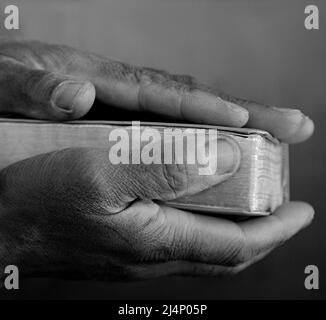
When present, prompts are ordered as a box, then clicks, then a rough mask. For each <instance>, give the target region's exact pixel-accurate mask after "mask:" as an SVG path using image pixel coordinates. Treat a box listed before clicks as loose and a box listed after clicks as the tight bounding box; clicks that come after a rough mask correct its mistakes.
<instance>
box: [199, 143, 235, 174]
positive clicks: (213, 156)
mask: <svg viewBox="0 0 326 320" xmlns="http://www.w3.org/2000/svg"><path fill="white" fill-rule="evenodd" d="M205 153H206V155H209V156H208V157H206V156H204V155H202V159H198V160H199V162H200V163H202V160H203V159H205V160H204V162H206V163H207V164H208V166H207V167H206V168H205V170H201V171H200V174H205V175H214V174H216V173H217V174H218V175H219V176H228V175H232V174H233V173H234V172H236V171H237V169H238V168H239V164H240V159H241V152H240V148H239V146H238V144H237V143H236V142H235V141H234V140H233V139H231V138H228V137H218V138H216V137H210V138H209V141H208V142H207V143H206V151H205Z"/></svg>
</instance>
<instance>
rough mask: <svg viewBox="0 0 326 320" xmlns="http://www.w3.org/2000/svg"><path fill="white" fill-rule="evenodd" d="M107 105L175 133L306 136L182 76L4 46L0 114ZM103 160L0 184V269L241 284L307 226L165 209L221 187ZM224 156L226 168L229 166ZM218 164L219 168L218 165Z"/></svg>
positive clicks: (7, 176)
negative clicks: (196, 129)
mask: <svg viewBox="0 0 326 320" xmlns="http://www.w3.org/2000/svg"><path fill="white" fill-rule="evenodd" d="M95 97H96V98H97V99H98V100H100V101H101V102H102V103H103V104H102V105H101V108H110V107H112V106H114V107H116V108H120V109H126V110H129V111H136V112H138V111H139V112H142V111H146V112H149V113H152V114H155V115H158V116H160V117H162V119H171V120H172V121H183V122H195V123H204V124H215V125H224V126H237V127H241V126H244V125H246V126H248V127H254V128H260V129H265V130H268V131H270V132H271V133H272V134H274V135H275V136H276V137H278V138H279V139H280V140H282V141H285V142H288V143H297V142H301V141H304V140H306V139H307V138H308V137H309V136H310V135H311V134H312V132H313V129H314V126H313V122H312V121H311V120H310V119H309V118H307V117H306V116H305V115H303V114H302V113H301V112H300V111H298V110H293V109H280V108H275V107H268V106H262V105H259V104H257V103H254V102H247V101H244V100H241V99H236V98H231V97H229V96H227V95H226V94H222V93H221V91H220V90H216V89H212V88H208V87H206V86H204V85H201V84H199V83H198V82H197V81H196V80H195V79H193V78H192V77H189V76H179V75H171V74H169V73H167V72H165V71H157V70H154V69H150V68H140V67H135V66H131V65H128V64H123V63H120V62H116V61H112V60H109V59H106V58H103V57H100V56H97V55H95V54H89V53H84V52H80V51H77V50H75V49H72V48H69V47H65V46H57V45H47V44H43V43H39V42H12V41H5V40H3V41H2V42H1V44H0V114H3V115H5V114H8V113H10V114H18V115H22V116H25V117H30V118H36V119H49V120H57V121H65V120H71V119H78V118H80V117H82V116H83V115H85V114H86V113H87V112H88V111H89V110H90V109H91V107H92V105H93V102H94V99H95ZM107 152H108V151H107V150H103V149H87V148H84V149H83V148H75V149H73V148H72V149H65V150H58V151H56V152H52V153H49V154H42V155H39V156H36V157H33V158H30V159H26V160H23V161H21V162H18V163H15V164H13V165H11V166H9V167H8V168H5V169H4V170H2V171H1V172H0V268H1V269H3V268H4V266H6V265H8V264H16V265H17V266H19V268H20V270H21V272H22V273H23V274H25V275H27V276H30V275H33V276H43V275H47V276H48V275H51V276H60V277H66V278H85V279H86V278H97V279H108V278H109V279H125V280H126V279H144V278H145V279H146V278H152V277H158V276H163V275H170V274H187V275H201V276H203V275H220V274H229V273H231V274H232V273H236V272H239V271H241V270H243V269H245V268H246V267H248V266H249V265H251V264H252V263H254V262H256V261H258V260H259V259H261V258H263V257H264V256H266V255H267V254H268V253H269V252H270V251H271V250H273V249H274V248H275V247H277V246H279V245H280V244H282V243H284V242H285V241H286V240H288V239H289V238H291V237H292V236H293V235H294V234H296V233H297V232H298V231H300V230H301V229H303V228H304V227H306V226H307V225H308V224H309V223H310V222H311V220H312V218H313V215H314V212H313V209H312V208H311V207H310V206H309V205H308V204H305V203H300V202H292V203H288V204H284V205H282V206H281V207H279V208H278V209H277V210H276V211H275V212H274V213H273V214H272V215H271V216H268V217H262V218H255V219H250V220H246V221H242V222H233V221H231V220H227V219H223V218H217V217H209V216H204V215H199V214H195V213H191V212H186V211H181V210H177V209H173V208H170V207H168V206H165V205H162V204H161V203H160V202H157V200H163V201H164V200H171V199H175V198H177V197H180V196H183V195H188V194H194V193H197V192H199V191H201V190H204V189H206V188H208V187H210V186H212V185H215V184H218V183H220V182H221V181H224V180H225V179H227V178H228V177H229V176H230V175H232V174H233V173H234V170H233V169H234V168H231V167H232V166H231V165H230V168H229V169H230V170H229V171H228V172H219V174H217V175H214V176H207V177H205V178H203V177H200V178H198V176H196V174H195V172H196V170H195V169H196V168H195V167H191V168H190V167H187V166H186V165H182V166H174V165H150V166H146V165H113V164H111V163H109V161H108V155H107ZM236 156H238V155H236V154H233V155H232V154H230V156H229V158H227V159H226V161H229V163H232V162H234V160H235V159H234V157H236ZM224 159H225V157H224Z"/></svg>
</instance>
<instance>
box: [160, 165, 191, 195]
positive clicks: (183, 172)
mask: <svg viewBox="0 0 326 320" xmlns="http://www.w3.org/2000/svg"><path fill="white" fill-rule="evenodd" d="M188 180H189V179H188V174H187V169H186V166H185V165H184V164H174V165H163V166H162V183H163V184H164V187H165V189H167V190H169V191H171V192H172V193H173V196H174V197H179V196H181V195H182V194H184V193H185V192H186V191H187V189H188Z"/></svg>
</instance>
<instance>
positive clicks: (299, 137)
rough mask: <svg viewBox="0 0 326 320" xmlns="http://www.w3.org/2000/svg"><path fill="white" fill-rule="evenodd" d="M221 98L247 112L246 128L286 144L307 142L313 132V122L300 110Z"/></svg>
mask: <svg viewBox="0 0 326 320" xmlns="http://www.w3.org/2000/svg"><path fill="white" fill-rule="evenodd" d="M221 96H223V98H225V99H227V100H230V101H232V102H234V103H237V104H239V105H241V106H243V107H244V108H246V109H247V110H248V111H249V120H248V122H247V124H246V126H247V127H250V128H256V129H261V130H266V131H268V132H270V133H271V134H272V135H274V136H275V137H276V138H278V139H280V140H282V141H284V142H287V143H298V142H302V141H304V140H307V139H308V138H309V137H310V136H311V135H312V134H313V132H314V123H313V121H312V120H311V119H310V118H308V117H307V116H306V115H304V114H303V113H302V112H301V111H300V110H296V109H287V108H276V107H268V106H265V105H262V104H259V103H255V102H250V101H246V100H243V99H237V98H230V97H228V96H226V95H223V94H222V95H221Z"/></svg>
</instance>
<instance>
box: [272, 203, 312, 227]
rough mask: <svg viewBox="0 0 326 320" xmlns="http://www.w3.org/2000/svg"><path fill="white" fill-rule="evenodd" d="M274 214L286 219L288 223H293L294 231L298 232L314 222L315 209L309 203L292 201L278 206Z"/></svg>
mask: <svg viewBox="0 0 326 320" xmlns="http://www.w3.org/2000/svg"><path fill="white" fill-rule="evenodd" d="M273 215H275V216H277V217H278V218H280V219H281V220H283V221H285V223H286V224H287V225H292V230H293V231H292V232H293V233H296V232H297V231H298V230H300V229H302V228H305V227H307V226H308V225H309V224H310V223H311V222H312V220H313V218H314V215H315V211H314V208H313V207H312V206H311V205H310V204H309V203H306V202H301V201H292V202H288V203H285V204H283V205H282V206H280V207H279V208H277V209H276V211H275V212H274V213H273Z"/></svg>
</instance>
